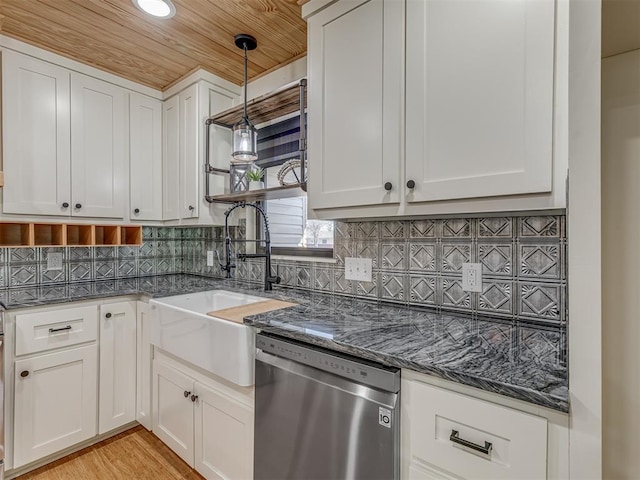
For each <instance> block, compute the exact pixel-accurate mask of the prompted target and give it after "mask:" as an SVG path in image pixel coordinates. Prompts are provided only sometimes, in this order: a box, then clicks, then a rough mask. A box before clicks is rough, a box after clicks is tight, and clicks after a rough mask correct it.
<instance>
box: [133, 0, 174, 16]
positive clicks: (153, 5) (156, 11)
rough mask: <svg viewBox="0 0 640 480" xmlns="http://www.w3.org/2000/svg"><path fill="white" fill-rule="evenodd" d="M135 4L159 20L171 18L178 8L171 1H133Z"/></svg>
mask: <svg viewBox="0 0 640 480" xmlns="http://www.w3.org/2000/svg"><path fill="white" fill-rule="evenodd" d="M131 1H132V2H133V4H134V5H135V6H136V7H138V8H139V9H140V10H142V11H143V12H145V13H148V14H149V15H153V16H154V17H159V18H171V17H173V16H174V15H175V14H176V7H175V6H174V5H173V3H171V0H131Z"/></svg>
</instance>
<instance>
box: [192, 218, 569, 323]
mask: <svg viewBox="0 0 640 480" xmlns="http://www.w3.org/2000/svg"><path fill="white" fill-rule="evenodd" d="M191 230H192V232H191V233H190V235H191V238H187V237H186V236H184V237H183V243H182V246H183V259H182V262H183V272H184V273H196V274H201V275H214V276H217V275H219V269H218V267H206V250H219V251H220V252H221V254H222V252H223V243H222V241H223V232H222V230H221V229H219V228H215V229H208V231H207V232H206V238H205V237H203V233H202V232H200V233H198V231H197V230H196V229H191ZM565 230H566V229H565V216H563V215H551V216H550V215H545V216H523V217H488V218H451V219H426V220H425V219H421V220H398V221H393V220H392V221H377V222H371V221H367V222H358V221H347V222H336V224H335V244H334V258H335V260H336V262H335V263H326V262H313V261H304V260H300V261H287V260H280V259H277V260H274V270H277V273H278V275H280V277H281V278H282V283H281V286H285V287H292V288H300V289H307V290H318V291H323V292H329V293H334V294H338V295H355V296H358V297H367V298H372V299H379V300H384V301H388V302H395V303H402V304H411V305H428V306H433V307H439V308H442V309H446V310H452V311H460V312H474V313H479V314H486V315H490V316H494V317H503V318H509V319H518V320H520V321H537V322H547V323H553V324H559V323H563V322H565V321H566V320H567V314H566V282H567V279H566V271H567V269H566V258H567V257H566V248H567V242H566V233H565ZM239 231H240V232H241V231H242V230H239ZM345 257H368V258H371V259H372V263H373V281H372V282H352V281H349V280H345V278H344V259H345ZM466 262H474V263H481V264H482V268H483V278H482V280H483V282H482V292H481V293H470V292H465V291H463V290H462V264H463V263H466ZM235 263H236V269H235V272H234V275H235V276H237V277H239V278H242V279H245V280H248V281H253V282H262V281H263V278H264V277H263V268H264V261H263V260H249V261H247V262H241V261H236V262H235Z"/></svg>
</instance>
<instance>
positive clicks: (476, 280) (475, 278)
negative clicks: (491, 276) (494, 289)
mask: <svg viewBox="0 0 640 480" xmlns="http://www.w3.org/2000/svg"><path fill="white" fill-rule="evenodd" d="M462 290H464V291H465V292H481V291H482V264H481V263H463V264H462Z"/></svg>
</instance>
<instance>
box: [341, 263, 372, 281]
mask: <svg viewBox="0 0 640 480" xmlns="http://www.w3.org/2000/svg"><path fill="white" fill-rule="evenodd" d="M371 264H372V262H371V259H370V258H352V257H346V258H345V259H344V278H345V279H346V280H355V281H358V282H370V281H371V278H372V273H371Z"/></svg>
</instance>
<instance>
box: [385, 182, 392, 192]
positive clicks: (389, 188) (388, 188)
mask: <svg viewBox="0 0 640 480" xmlns="http://www.w3.org/2000/svg"><path fill="white" fill-rule="evenodd" d="M392 188H393V184H392V183H391V182H387V183H385V184H384V189H385V190H386V191H387V192H388V191H390V190H391V189H392Z"/></svg>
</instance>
